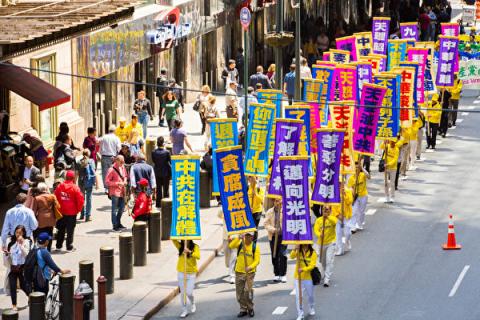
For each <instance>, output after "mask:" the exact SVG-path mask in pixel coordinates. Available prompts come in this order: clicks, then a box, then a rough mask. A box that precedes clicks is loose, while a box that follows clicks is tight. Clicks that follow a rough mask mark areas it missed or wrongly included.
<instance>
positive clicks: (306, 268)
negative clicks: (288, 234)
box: [290, 249, 318, 280]
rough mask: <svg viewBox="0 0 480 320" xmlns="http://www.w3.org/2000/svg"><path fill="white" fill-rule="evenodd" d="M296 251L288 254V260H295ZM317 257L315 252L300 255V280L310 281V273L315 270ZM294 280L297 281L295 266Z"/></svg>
mask: <svg viewBox="0 0 480 320" xmlns="http://www.w3.org/2000/svg"><path fill="white" fill-rule="evenodd" d="M297 254H298V252H297V249H294V250H292V251H291V252H290V259H296V258H297ZM317 259H318V255H317V253H316V252H315V250H312V251H311V252H304V253H303V255H302V253H300V259H299V267H300V268H301V269H302V274H301V276H302V280H312V274H311V271H312V270H313V268H315V265H316V263H317ZM295 279H298V268H297V265H296V264H295Z"/></svg>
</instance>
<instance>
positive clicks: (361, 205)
mask: <svg viewBox="0 0 480 320" xmlns="http://www.w3.org/2000/svg"><path fill="white" fill-rule="evenodd" d="M367 179H370V173H368V171H367V170H365V168H364V166H363V165H362V163H361V162H360V163H359V162H356V163H355V174H354V175H351V176H350V178H349V179H348V186H349V187H350V188H351V190H352V192H353V217H352V219H351V222H350V226H351V228H352V232H356V231H357V229H358V230H363V226H364V224H365V211H366V210H367V202H368V190H367ZM347 247H348V246H347Z"/></svg>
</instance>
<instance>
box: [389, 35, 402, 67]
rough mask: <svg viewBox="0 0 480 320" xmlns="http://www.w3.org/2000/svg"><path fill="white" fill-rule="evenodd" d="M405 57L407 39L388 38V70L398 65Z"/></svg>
mask: <svg viewBox="0 0 480 320" xmlns="http://www.w3.org/2000/svg"><path fill="white" fill-rule="evenodd" d="M406 57H407V40H388V66H387V69H388V70H392V69H393V68H394V67H398V66H399V65H400V62H402V61H404V60H406Z"/></svg>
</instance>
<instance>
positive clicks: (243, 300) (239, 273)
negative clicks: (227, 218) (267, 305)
mask: <svg viewBox="0 0 480 320" xmlns="http://www.w3.org/2000/svg"><path fill="white" fill-rule="evenodd" d="M228 246H229V247H230V249H237V263H236V265H235V291H236V292H237V301H238V303H239V304H240V312H239V313H238V315H237V317H238V318H242V317H245V316H246V315H247V314H248V315H249V316H250V317H253V316H255V312H254V311H253V280H254V279H255V272H256V271H257V266H258V264H259V263H260V249H259V248H258V247H257V243H256V242H255V241H253V232H249V233H245V235H243V236H242V237H241V238H236V239H233V240H232V242H230V244H229V245H228Z"/></svg>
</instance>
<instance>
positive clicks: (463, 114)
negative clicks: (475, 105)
mask: <svg viewBox="0 0 480 320" xmlns="http://www.w3.org/2000/svg"><path fill="white" fill-rule="evenodd" d="M469 114H470V113H468V112H462V113H461V115H462V116H468V115H469Z"/></svg>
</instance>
